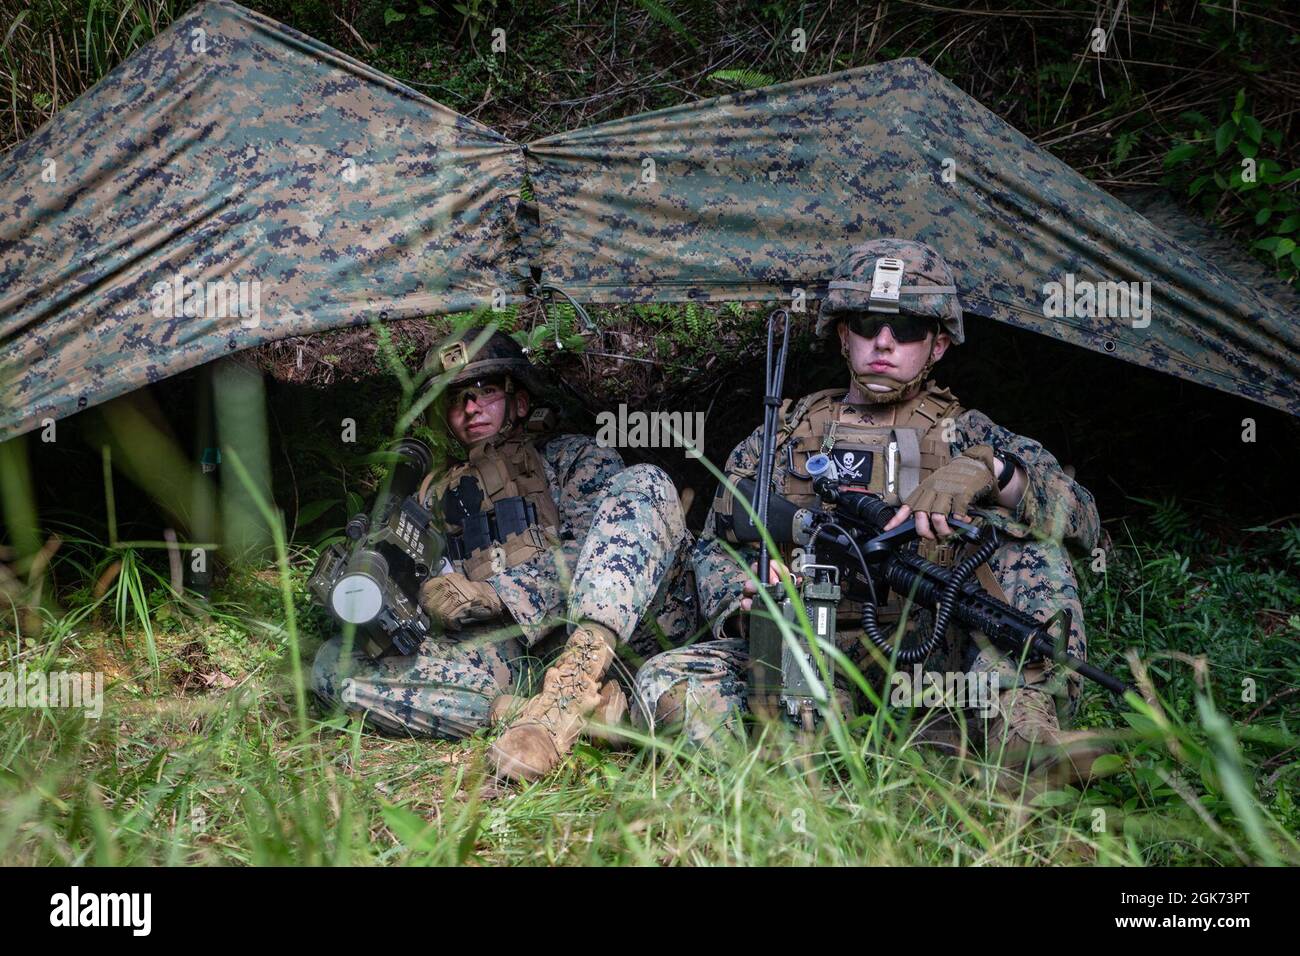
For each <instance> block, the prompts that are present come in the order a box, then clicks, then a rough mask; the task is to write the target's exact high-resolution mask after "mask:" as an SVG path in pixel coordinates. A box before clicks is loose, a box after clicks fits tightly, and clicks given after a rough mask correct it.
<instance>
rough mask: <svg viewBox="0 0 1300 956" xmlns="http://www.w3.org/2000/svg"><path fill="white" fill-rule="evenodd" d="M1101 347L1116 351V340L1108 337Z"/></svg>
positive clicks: (1108, 350)
mask: <svg viewBox="0 0 1300 956" xmlns="http://www.w3.org/2000/svg"><path fill="white" fill-rule="evenodd" d="M1101 347H1102V348H1103V349H1105V350H1106V351H1107V352H1113V351H1115V340H1114V339H1106V340H1104V341H1103V342H1102V343H1101Z"/></svg>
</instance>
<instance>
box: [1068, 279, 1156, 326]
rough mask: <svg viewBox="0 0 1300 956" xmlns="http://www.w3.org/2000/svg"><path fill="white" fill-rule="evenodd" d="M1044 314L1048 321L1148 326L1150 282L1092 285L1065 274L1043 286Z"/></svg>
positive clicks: (1090, 282)
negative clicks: (1121, 321)
mask: <svg viewBox="0 0 1300 956" xmlns="http://www.w3.org/2000/svg"><path fill="white" fill-rule="evenodd" d="M1043 315H1044V316H1045V317H1046V318H1049V319H1062V318H1064V319H1128V320H1129V321H1130V322H1131V323H1132V325H1133V328H1135V329H1145V328H1146V327H1147V326H1148V325H1150V324H1151V283H1150V282H1148V281H1142V282H1111V281H1102V282H1094V281H1092V280H1091V279H1076V278H1075V277H1074V273H1073V272H1067V273H1066V274H1065V281H1064V282H1056V281H1052V282H1047V283H1044V285H1043Z"/></svg>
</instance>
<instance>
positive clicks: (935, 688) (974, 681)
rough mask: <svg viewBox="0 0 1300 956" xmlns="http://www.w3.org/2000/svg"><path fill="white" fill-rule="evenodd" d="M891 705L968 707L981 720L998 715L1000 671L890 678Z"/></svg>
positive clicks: (916, 669) (917, 668) (915, 670)
mask: <svg viewBox="0 0 1300 956" xmlns="http://www.w3.org/2000/svg"><path fill="white" fill-rule="evenodd" d="M889 703H890V704H891V705H892V706H894V707H962V708H966V707H969V708H971V709H973V710H976V711H978V712H979V715H980V716H981V717H995V716H997V714H998V713H999V707H1000V698H999V696H998V672H997V671H943V672H939V671H923V670H922V669H921V665H920V664H913V665H912V669H911V670H910V671H906V670H896V671H894V672H893V673H892V674H890V675H889Z"/></svg>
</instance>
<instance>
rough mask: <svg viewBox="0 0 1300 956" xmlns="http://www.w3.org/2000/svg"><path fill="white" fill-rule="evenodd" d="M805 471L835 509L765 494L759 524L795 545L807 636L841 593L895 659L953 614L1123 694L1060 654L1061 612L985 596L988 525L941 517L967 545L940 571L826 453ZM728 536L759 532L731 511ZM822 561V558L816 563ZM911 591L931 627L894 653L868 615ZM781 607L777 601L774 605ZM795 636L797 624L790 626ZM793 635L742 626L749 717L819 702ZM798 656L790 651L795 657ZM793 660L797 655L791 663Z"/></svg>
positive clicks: (916, 656)
mask: <svg viewBox="0 0 1300 956" xmlns="http://www.w3.org/2000/svg"><path fill="white" fill-rule="evenodd" d="M807 470H808V474H809V475H811V476H812V478H813V489H814V490H815V491H816V492H817V495H818V497H819V498H821V500H822V502H823V503H824V504H826V505H833V506H834V509H835V510H834V511H827V510H824V509H808V508H799V507H797V506H796V505H795V504H794V503H793V502H791V501H789V500H788V499H786V498H783V497H781V496H780V495H775V494H771V493H770V492H769V494H768V495H767V501H766V504H767V510H768V520H767V528H768V532H769V534H770V535H771V537H772V540H773V541H774V542H775V543H777V544H793V545H797V546H799V547H800V548H802V550H803V555H802V558H801V560H800V561H799V562H798V564H797V565H796V566H795V567H793V568H792V570H793V571H794V572H796V573H800V574H803V575H804V578H805V580H804V583H803V585H802V592H803V595H802V596H803V599H804V603H805V605H806V606H807V611H808V615H809V619H810V621H811V622H812V624H813V630H814V633H815V635H816V637H817V639H819V640H820V641H823V642H825V641H833V639H834V628H835V609H836V606H837V605H838V604H839V602H840V598H841V597H843V596H846V595H847V596H848V597H850V598H852V599H854V600H859V601H861V602H862V604H863V611H862V630H863V632H864V633H865V634H866V636H867V638H868V639H869V640H870V641H871V642H872V644H873V645H875V646H876V647H877V648H878V649H879V650H880V651H881V652H882V653H884V654H885V656H886V657H895V658H896V659H897V661H898V662H899V663H902V664H912V663H917V662H919V661H921V660H924V659H925V658H926V657H927V656H928V655H929V654H930V653H931V651H933V650H934V648H935V647H936V646H937V645H938V644H939V642H940V641H942V640H943V638H944V635H945V634H946V632H947V629H948V626H949V624H950V623H951V621H953V620H957V621H960V622H961V623H962V624H964V625H966V626H967V627H969V628H973V629H978V630H980V631H982V632H983V633H984V634H985V635H986V636H987V637H988V638H989V640H990V641H991V642H992V643H993V645H994V646H995V647H997V648H999V649H1001V650H1003V651H1005V652H1008V653H1009V654H1011V655H1013V656H1015V657H1016V658H1019V657H1020V656H1021V655H1023V656H1024V657H1025V659H1026V660H1027V661H1037V660H1044V659H1046V660H1051V661H1054V662H1056V663H1058V664H1061V665H1063V666H1065V667H1068V668H1069V669H1070V670H1072V671H1075V672H1076V673H1078V674H1079V675H1080V676H1082V677H1085V678H1087V679H1088V680H1091V681H1095V682H1096V683H1098V684H1100V685H1101V686H1102V687H1105V688H1106V689H1107V690H1108V691H1110V692H1111V693H1112V694H1115V695H1117V696H1123V694H1124V693H1125V692H1126V691H1128V690H1129V689H1130V687H1129V686H1128V685H1126V684H1125V683H1124V682H1123V681H1121V680H1120V679H1118V678H1116V677H1114V676H1112V675H1110V674H1108V673H1106V672H1105V671H1103V670H1101V669H1100V668H1097V667H1094V666H1093V665H1091V664H1089V663H1087V662H1086V661H1082V660H1080V659H1078V658H1077V657H1074V656H1073V655H1071V654H1070V653H1069V652H1068V651H1067V650H1066V644H1067V642H1068V639H1069V634H1070V627H1071V624H1072V623H1073V618H1072V614H1071V612H1070V611H1069V610H1068V609H1064V608H1063V609H1062V610H1060V611H1059V612H1057V613H1056V614H1055V615H1053V616H1052V618H1051V619H1050V620H1048V621H1046V622H1044V621H1039V620H1038V619H1037V618H1035V617H1033V616H1032V615H1030V614H1027V613H1026V612H1024V611H1021V610H1018V609H1017V608H1014V607H1012V606H1011V605H1010V604H1007V603H1006V602H1005V601H1001V600H999V599H998V598H995V597H994V596H993V595H991V594H989V593H988V592H986V591H985V590H984V589H983V588H982V587H981V586H980V584H979V582H978V581H977V580H976V578H975V576H974V575H975V571H976V569H977V568H978V567H979V566H980V565H981V564H983V563H984V562H986V561H987V560H988V559H989V558H990V557H991V556H992V555H993V553H994V552H995V551H996V550H997V548H998V544H999V539H998V534H997V530H996V529H995V528H994V527H992V526H991V525H987V524H986V525H984V527H983V528H978V527H976V526H975V525H973V524H971V523H969V522H965V521H961V520H958V519H956V518H951V517H950V518H949V524H950V525H952V526H953V527H954V528H956V529H957V533H958V534H959V536H960V537H961V539H962V540H965V541H969V542H971V543H973V544H975V545H976V547H975V550H974V552H973V553H971V554H970V555H969V556H968V557H967V558H965V559H964V560H963V561H961V562H960V563H959V564H957V565H956V566H955V567H952V568H945V567H942V566H941V565H938V564H935V563H934V562H932V561H928V560H926V559H925V558H923V557H921V556H920V555H919V554H917V553H916V552H915V551H914V550H912V549H909V548H907V547H905V546H906V545H908V544H909V543H910V542H912V541H915V540H917V539H918V535H917V533H916V524H915V520H914V519H912V518H909V519H908V520H907V521H905V522H903V523H902V524H901V525H899V526H898V527H897V528H894V529H892V530H891V531H885V530H884V526H885V525H886V524H888V523H889V521H890V519H892V518H893V517H894V514H895V513H896V512H897V510H898V509H897V508H895V507H893V506H891V505H889V504H887V503H886V502H885V501H884V500H883V499H881V498H880V497H879V496H878V495H873V494H869V493H867V492H864V491H861V490H859V489H855V488H852V487H846V486H845V485H843V484H841V483H840V482H839V481H837V480H836V476H835V473H834V472H835V465H834V463H833V462H832V461H831V460H830V459H829V457H828V456H826V455H814V456H812V457H811V458H809V459H808V464H807ZM755 487H756V483H755V480H754V479H752V478H742V479H740V480H739V481H737V482H736V488H737V490H738V492H739V493H740V494H742V495H744V496H745V497H746V498H747V499H749V500H750V501H755V500H757V499H756V497H755ZM731 536H734V538H735V539H736V540H737V541H749V542H753V541H758V540H761V537H762V536H761V535H760V534H759V532H758V529H757V528H756V527H755V525H754V523H753V521H752V520H751V519H750V516H749V513H748V512H747V511H743V510H741V509H737V510H736V512H735V513H734V515H733V526H732V529H731ZM822 560H825V561H826V562H827V563H819V562H820V561H822ZM770 587H771V588H772V590H771V591H770V592H769V593H770V594H771V596H772V598H773V600H774V601H776V602H777V604H778V607H780V608H781V611H782V616H783V617H784V618H786V619H787V620H789V621H791V622H792V623H793V622H794V620H795V615H794V613H793V609H792V608H790V607H789V605H790V602H789V601H788V599H786V598H785V597H784V591H783V589H782V587H781V586H780V585H772V586H770ZM891 589H892V590H893V591H895V592H897V593H899V594H901V595H904V596H910V597H911V599H912V600H913V602H914V603H915V604H918V605H920V606H921V607H925V608H929V609H930V610H931V611H933V613H934V628H933V631H932V632H931V634H930V636H929V637H928V638H927V639H926V640H925V641H923V642H922V643H921V644H919V645H916V646H913V647H906V648H902V647H900V648H898V649H897V650H895V648H894V646H893V644H892V642H891V640H890V636H889V635H888V634H886V633H885V632H884V631H883V630H882V628H881V626H880V624H879V621H878V620H877V613H878V610H879V607H880V606H881V605H882V604H884V603H885V601H886V600H887V599H888V596H889V593H890V590H891ZM783 605H784V606H783ZM793 630H795V631H796V633H797V634H798V631H799V629H798V627H797V625H796V627H794V628H793ZM805 640H806V638H805V637H803V636H802V635H798V636H797V640H796V643H797V644H798V645H799V646H798V647H797V648H796V651H795V652H792V650H791V648H790V647H789V646H788V645H786V644H785V642H784V640H783V639H782V637H781V634H780V631H779V629H778V628H777V626H776V624H775V622H774V621H772V620H771V619H770V618H766V617H765V616H762V615H755V617H754V618H753V619H752V620H751V624H750V654H751V662H752V663H751V666H752V668H753V671H752V673H751V675H750V691H749V692H750V703H751V707H752V708H753V709H754V710H755V712H756V713H766V714H772V713H778V712H780V711H781V710H784V711H785V712H786V714H787V716H789V717H791V718H798V717H800V715H802V720H803V723H804V724H805V726H807V725H808V723H809V717H810V715H811V714H812V713H813V710H814V707H815V706H816V704H818V703H822V704H824V703H825V702H826V700H827V699H828V697H827V695H826V691H825V688H824V687H822V686H821V682H820V681H819V680H817V679H816V673H817V670H816V667H815V666H814V664H813V658H812V656H811V653H810V651H809V648H808V647H807V645H806V643H803V642H804V641H805ZM796 655H797V656H796ZM800 657H802V658H803V660H802V661H800V659H799V658H800Z"/></svg>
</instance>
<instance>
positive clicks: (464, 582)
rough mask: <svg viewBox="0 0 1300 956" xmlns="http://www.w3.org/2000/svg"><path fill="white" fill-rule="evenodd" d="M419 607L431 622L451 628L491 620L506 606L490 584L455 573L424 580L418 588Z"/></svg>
mask: <svg viewBox="0 0 1300 956" xmlns="http://www.w3.org/2000/svg"><path fill="white" fill-rule="evenodd" d="M420 607H422V608H424V610H425V613H426V614H428V615H429V616H430V617H431V618H433V620H434V621H435V622H437V623H439V624H441V625H442V626H443V627H445V628H447V629H449V630H453V631H458V630H460V629H461V628H462V627H464V626H465V625H467V624H480V623H482V622H484V621H491V620H495V619H496V618H499V617H501V616H502V614H504V613H505V609H506V608H505V605H504V604H502V603H501V599H500V598H499V597H497V592H496V591H495V590H494V589H493V588H492V585H490V584H487V583H486V582H483V581H471V580H469V579H468V578H466V577H465V575H463V574H456V573H452V574H440V575H438V576H437V577H432V578H429V580H427V581H425V582H424V585H423V587H421V588H420Z"/></svg>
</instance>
